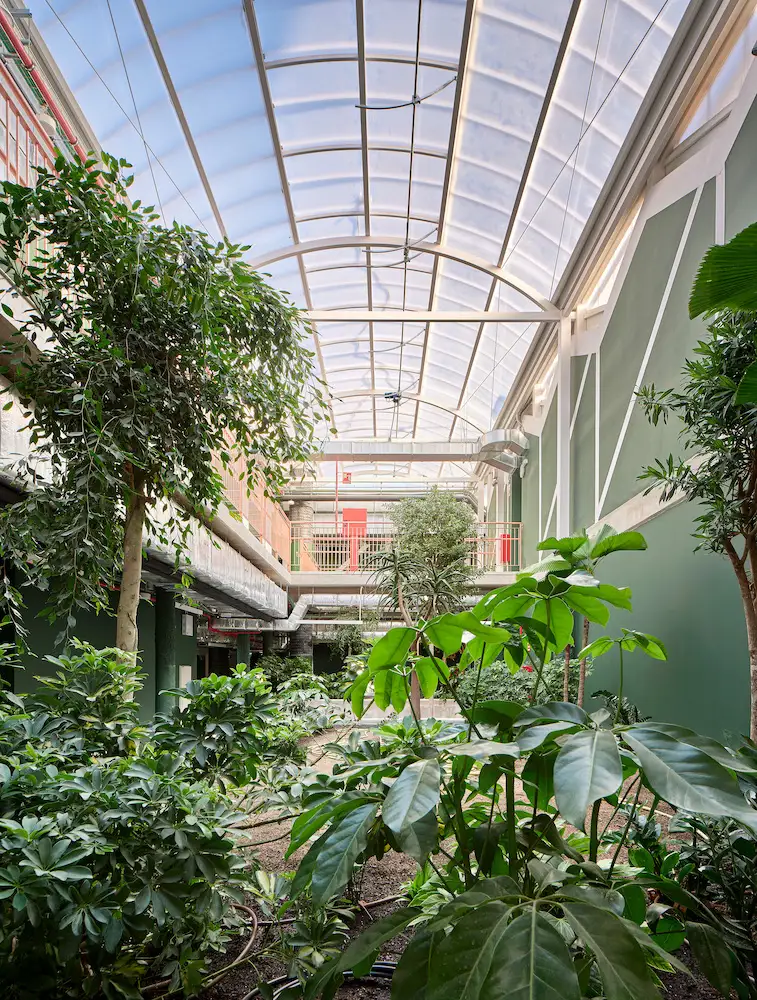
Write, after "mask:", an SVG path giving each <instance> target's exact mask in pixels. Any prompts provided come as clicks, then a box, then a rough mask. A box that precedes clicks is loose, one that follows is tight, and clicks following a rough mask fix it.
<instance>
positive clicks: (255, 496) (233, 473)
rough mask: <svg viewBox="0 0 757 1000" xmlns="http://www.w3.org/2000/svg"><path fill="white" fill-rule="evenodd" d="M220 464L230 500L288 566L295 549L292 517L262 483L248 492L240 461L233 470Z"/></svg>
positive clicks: (280, 560) (275, 554) (252, 529)
mask: <svg viewBox="0 0 757 1000" xmlns="http://www.w3.org/2000/svg"><path fill="white" fill-rule="evenodd" d="M216 467H217V468H218V471H219V472H220V474H221V478H222V479H223V485H224V489H225V492H226V496H227V497H228V500H229V503H230V504H231V505H232V506H233V507H234V508H235V509H236V510H237V511H238V512H239V513H240V514H241V515H242V517H243V518H244V519H245V520H246V521H247V523H248V525H249V527H250V529H251V531H252V532H253V534H255V535H257V537H258V538H259V539H260V540H261V541H262V542H264V543H265V544H266V545H267V546H268V548H270V550H271V552H272V553H273V555H274V556H276V558H277V559H278V560H279V562H281V563H282V564H283V565H284V566H286V567H287V569H288V568H289V557H290V548H291V546H290V522H289V518H288V517H287V516H286V514H285V513H284V511H283V510H282V509H281V507H279V505H278V504H277V503H276V502H275V501H273V500H269V498H268V497H267V496H266V495H265V490H264V488H263V483H262V482H259V483H257V485H256V486H255V488H254V489H253V490H249V492H248V488H247V481H246V478H245V479H241V480H240V478H239V474H240V472H241V471H242V467H241V464H240V463H235V465H234V466H232V468H231V469H222V468H221V467H220V463H219V464H218V465H217V466H216Z"/></svg>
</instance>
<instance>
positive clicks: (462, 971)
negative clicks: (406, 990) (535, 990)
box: [426, 902, 510, 1000]
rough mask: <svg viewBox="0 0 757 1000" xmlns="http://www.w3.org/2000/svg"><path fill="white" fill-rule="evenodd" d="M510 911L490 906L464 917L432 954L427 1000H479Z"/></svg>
mask: <svg viewBox="0 0 757 1000" xmlns="http://www.w3.org/2000/svg"><path fill="white" fill-rule="evenodd" d="M509 913H510V908H509V907H508V906H506V905H505V904H504V903H500V902H492V903H487V904H486V905H485V906H479V907H477V908H476V909H475V910H471V911H470V912H469V913H466V914H465V915H464V916H463V917H462V918H461V919H460V920H458V922H457V924H456V925H455V926H454V927H453V928H452V931H451V932H450V933H449V934H448V935H447V937H446V938H444V940H443V941H442V942H441V943H440V944H439V946H438V947H437V948H436V949H435V951H434V957H433V962H432V963H431V977H430V979H429V984H428V989H427V991H426V1000H478V997H479V994H480V992H481V987H482V986H483V984H484V981H485V980H486V977H487V976H488V974H489V970H490V968H491V964H492V959H493V957H494V954H495V952H496V951H497V948H498V945H499V943H500V941H501V940H502V937H503V935H504V933H505V929H506V927H507V920H508V916H509Z"/></svg>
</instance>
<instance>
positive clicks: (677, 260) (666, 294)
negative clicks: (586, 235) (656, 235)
mask: <svg viewBox="0 0 757 1000" xmlns="http://www.w3.org/2000/svg"><path fill="white" fill-rule="evenodd" d="M702 190H703V187H702V186H700V187H698V188H697V190H696V192H695V194H694V198H693V200H692V202H691V208H690V209H689V214H688V217H687V219H686V225H685V226H684V227H683V232H682V233H681V239H680V240H679V241H678V249H677V250H676V254H675V257H674V258H673V264H672V266H671V268H670V274H669V275H668V280H667V283H666V284H665V290H664V291H663V293H662V299H661V300H660V305H659V307H658V309H657V315H656V316H655V320H654V323H653V324H652V329H651V331H650V334H649V340H648V341H647V347H646V350H645V351H644V357H643V358H642V359H641V364H640V366H639V373H638V375H637V376H636V381H635V382H634V385H633V389H632V390H631V398H630V399H629V400H628V406H627V407H626V413H625V416H624V418H623V424H622V426H621V428H620V434H619V435H618V440H617V441H616V442H615V450H614V452H613V454H612V459H611V461H610V467H609V469H608V470H607V476H606V478H605V482H604V486H603V487H602V493H601V494H600V497H599V503H598V504H597V509H596V510H595V512H594V517H595V519H596V520H597V521H598V520H599V518H600V515H601V513H602V507H603V506H604V503H605V500H606V499H607V494H608V492H609V489H610V483H611V482H612V477H613V474H614V472H615V467H616V465H617V464H618V458H619V457H620V452H621V449H622V448H623V442H624V441H625V437H626V432H627V431H628V425H629V424H630V422H631V415H632V413H633V408H634V406H635V405H636V393H637V392H638V391H639V389H640V388H641V386H642V383H643V381H644V375H645V373H646V370H647V365H648V364H649V359H650V358H651V356H652V350H653V348H654V345H655V341H656V340H657V334H658V333H659V330H660V326H661V325H662V319H663V316H664V315H665V310H666V308H667V305H668V299H669V298H670V293H671V291H672V289H673V283H674V281H675V279H676V275H677V274H678V268H679V267H680V265H681V258H682V257H683V252H684V250H685V249H686V243H687V242H688V239H689V234H690V233H691V227H692V226H693V224H694V218H695V216H696V214H697V209H698V208H699V200H700V198H701V197H702ZM595 419H596V421H597V425H599V411H597V413H596V415H595Z"/></svg>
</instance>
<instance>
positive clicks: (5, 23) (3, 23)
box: [0, 7, 87, 163]
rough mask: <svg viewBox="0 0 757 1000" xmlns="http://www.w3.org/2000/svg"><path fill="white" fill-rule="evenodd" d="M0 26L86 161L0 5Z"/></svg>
mask: <svg viewBox="0 0 757 1000" xmlns="http://www.w3.org/2000/svg"><path fill="white" fill-rule="evenodd" d="M0 27H2V29H3V31H4V32H5V34H6V35H7V36H8V39H9V40H10V43H11V45H12V46H13V48H14V49H15V50H16V53H17V55H18V57H19V59H20V60H21V62H22V63H23V65H24V67H25V68H26V69H27V70H28V71H29V75H30V76H31V78H32V80H34V82H35V84H36V85H37V88H38V89H39V92H40V94H42V96H43V97H44V99H45V103H46V104H47V106H48V108H49V109H50V111H51V113H52V114H53V115H54V116H55V120H56V121H57V122H58V124H59V125H60V127H61V128H62V129H63V133H64V135H65V136H66V138H67V139H68V141H69V142H70V143H71V145H72V146H73V147H74V149H75V150H76V152H77V153H78V154H79V156H80V157H81V161H82V163H84V162H86V159H87V154H86V152H85V151H84V150H83V149H82V147H81V145H80V143H79V140H78V139H77V138H76V136H75V135H74V133H73V132H72V131H71V128H70V126H69V124H68V122H67V121H66V119H65V117H64V116H63V112H62V111H61V110H60V108H59V107H58V104H57V102H56V100H55V98H54V97H53V96H52V94H51V93H50V89H49V88H48V86H47V84H46V83H45V81H44V80H43V79H42V77H41V76H40V75H39V73H38V72H37V70H36V69H35V68H34V63H33V62H32V60H31V58H30V56H29V53H28V52H27V51H26V49H25V48H24V46H23V44H22V43H21V41H20V39H19V38H18V36H17V35H16V29H15V27H14V25H13V22H12V20H11V18H10V17H9V16H8V14H7V13H6V12H5V11H4V10H3V9H2V7H0Z"/></svg>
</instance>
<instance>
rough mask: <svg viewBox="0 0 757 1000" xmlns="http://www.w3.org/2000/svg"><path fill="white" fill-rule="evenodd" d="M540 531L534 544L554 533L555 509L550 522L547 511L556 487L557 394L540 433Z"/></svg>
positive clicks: (553, 396)
mask: <svg viewBox="0 0 757 1000" xmlns="http://www.w3.org/2000/svg"><path fill="white" fill-rule="evenodd" d="M541 455H542V458H541V461H542V476H541V525H540V528H541V530H540V531H539V532H538V534H539V538H537V539H535V541H534V544H536V543H537V542H539V541H541V539H542V538H545V537H546V536H547V535H551V534H553V532H554V527H555V508H552V520H551V521H550V519H549V511H550V508H551V507H552V498H553V497H554V495H555V487H556V485H557V393H556V392H555V393H553V395H552V401H551V402H550V405H549V410H548V411H547V419H546V420H545V421H544V427H543V428H542V432H541Z"/></svg>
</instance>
